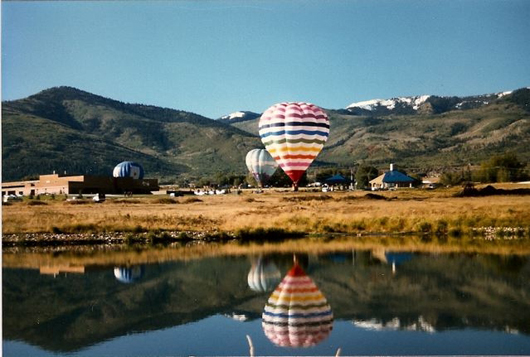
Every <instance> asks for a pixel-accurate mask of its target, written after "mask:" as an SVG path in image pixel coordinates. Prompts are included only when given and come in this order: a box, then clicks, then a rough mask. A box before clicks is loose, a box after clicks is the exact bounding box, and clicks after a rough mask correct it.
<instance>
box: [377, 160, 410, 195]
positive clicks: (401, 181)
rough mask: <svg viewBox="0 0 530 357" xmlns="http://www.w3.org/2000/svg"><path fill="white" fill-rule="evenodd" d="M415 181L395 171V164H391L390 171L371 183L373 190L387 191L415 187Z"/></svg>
mask: <svg viewBox="0 0 530 357" xmlns="http://www.w3.org/2000/svg"><path fill="white" fill-rule="evenodd" d="M414 181H415V180H414V179H413V178H412V177H409V176H407V175H405V174H404V173H401V172H399V171H397V170H394V164H390V171H387V172H385V173H384V174H382V175H380V176H378V177H376V178H374V179H373V180H371V181H370V187H371V188H372V190H386V189H389V188H398V187H413V184H414Z"/></svg>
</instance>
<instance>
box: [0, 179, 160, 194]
mask: <svg viewBox="0 0 530 357" xmlns="http://www.w3.org/2000/svg"><path fill="white" fill-rule="evenodd" d="M159 189H160V188H159V186H158V180H157V179H141V180H140V179H133V178H132V177H109V176H92V175H79V176H64V175H58V174H51V175H40V177H39V179H38V180H33V181H17V182H2V195H3V196H5V195H24V196H30V195H34V196H35V195H43V194H66V195H78V194H96V193H105V194H123V193H126V192H130V193H135V194H142V193H143V194H149V193H151V192H152V191H158V190H159Z"/></svg>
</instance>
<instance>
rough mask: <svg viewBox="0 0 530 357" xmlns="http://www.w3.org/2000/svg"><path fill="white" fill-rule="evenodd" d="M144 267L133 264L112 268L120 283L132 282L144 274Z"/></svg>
mask: <svg viewBox="0 0 530 357" xmlns="http://www.w3.org/2000/svg"><path fill="white" fill-rule="evenodd" d="M144 271H145V269H144V267H143V266H142V265H135V266H132V267H116V268H114V276H115V277H116V279H117V280H118V281H120V282H122V283H126V284H129V283H134V282H136V281H138V280H140V279H141V278H142V277H143V276H144Z"/></svg>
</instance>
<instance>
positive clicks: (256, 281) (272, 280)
mask: <svg viewBox="0 0 530 357" xmlns="http://www.w3.org/2000/svg"><path fill="white" fill-rule="evenodd" d="M281 279H282V275H281V273H280V270H279V269H278V267H277V266H276V264H274V262H273V261H270V260H268V259H266V258H263V257H262V256H260V257H259V258H258V259H257V260H256V261H255V262H254V263H253V264H252V268H250V271H249V272H248V277H247V281H248V286H249V287H250V289H252V290H253V291H256V292H260V293H262V292H266V291H271V290H273V289H274V288H275V287H276V286H277V285H278V283H279V282H280V280H281Z"/></svg>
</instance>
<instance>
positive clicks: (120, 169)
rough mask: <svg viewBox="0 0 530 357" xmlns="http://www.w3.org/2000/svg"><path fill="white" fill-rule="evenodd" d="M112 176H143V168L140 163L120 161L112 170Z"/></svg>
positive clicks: (139, 177) (140, 177)
mask: <svg viewBox="0 0 530 357" xmlns="http://www.w3.org/2000/svg"><path fill="white" fill-rule="evenodd" d="M112 176H114V177H132V178H133V179H143V178H144V168H143V167H142V165H140V164H137V163H136V162H132V161H123V162H120V163H119V164H118V165H116V167H114V170H113V171H112Z"/></svg>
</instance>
